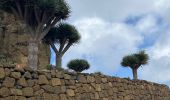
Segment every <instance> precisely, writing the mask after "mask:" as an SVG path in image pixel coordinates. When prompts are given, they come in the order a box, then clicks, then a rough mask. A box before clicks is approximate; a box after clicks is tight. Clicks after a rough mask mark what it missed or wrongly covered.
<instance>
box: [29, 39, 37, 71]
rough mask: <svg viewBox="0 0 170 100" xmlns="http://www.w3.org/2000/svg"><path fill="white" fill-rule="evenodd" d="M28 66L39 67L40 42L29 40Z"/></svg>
mask: <svg viewBox="0 0 170 100" xmlns="http://www.w3.org/2000/svg"><path fill="white" fill-rule="evenodd" d="M28 67H30V68H32V69H33V70H37V68H38V42H37V41H29V44H28Z"/></svg>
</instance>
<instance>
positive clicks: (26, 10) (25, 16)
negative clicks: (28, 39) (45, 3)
mask: <svg viewBox="0 0 170 100" xmlns="http://www.w3.org/2000/svg"><path fill="white" fill-rule="evenodd" d="M27 15H28V7H27V6H25V11H24V20H25V21H26V22H27V18H28V17H27Z"/></svg>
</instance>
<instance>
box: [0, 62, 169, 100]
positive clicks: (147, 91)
mask: <svg viewBox="0 0 170 100" xmlns="http://www.w3.org/2000/svg"><path fill="white" fill-rule="evenodd" d="M0 100H170V90H169V88H168V87H167V86H166V85H160V84H156V83H151V82H147V81H139V80H138V81H133V80H129V79H121V78H116V77H110V76H105V75H101V74H76V73H70V72H67V71H57V70H56V71H33V70H31V69H30V68H27V67H26V68H24V69H20V68H17V67H16V66H15V65H10V66H2V65H0Z"/></svg>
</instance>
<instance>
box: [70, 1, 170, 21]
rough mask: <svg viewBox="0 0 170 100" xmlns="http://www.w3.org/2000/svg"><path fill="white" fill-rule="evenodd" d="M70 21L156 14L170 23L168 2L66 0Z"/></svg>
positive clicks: (115, 18)
mask: <svg viewBox="0 0 170 100" xmlns="http://www.w3.org/2000/svg"><path fill="white" fill-rule="evenodd" d="M67 1H68V3H69V4H70V5H71V9H72V14H71V19H72V20H75V19H78V18H82V17H94V16H97V17H98V16H100V17H101V18H103V19H105V20H108V21H122V20H124V19H125V18H126V17H127V16H137V15H141V14H146V13H156V14H158V15H161V16H162V17H165V18H166V19H168V20H169V21H170V18H169V16H170V14H169V13H167V12H168V11H169V10H170V1H169V0H107V1H104V0H100V1H99V0H81V1H80V0H67Z"/></svg>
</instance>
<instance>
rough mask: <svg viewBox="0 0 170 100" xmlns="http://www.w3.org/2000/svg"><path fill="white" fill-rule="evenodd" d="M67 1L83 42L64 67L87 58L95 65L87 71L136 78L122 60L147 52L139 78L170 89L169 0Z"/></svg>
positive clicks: (68, 52) (68, 56) (74, 49)
mask: <svg viewBox="0 0 170 100" xmlns="http://www.w3.org/2000/svg"><path fill="white" fill-rule="evenodd" d="M67 1H68V3H69V5H70V8H71V11H72V12H71V15H70V18H69V19H68V20H67V22H68V23H70V24H73V25H75V26H76V27H77V29H78V30H79V32H80V34H81V36H82V39H81V41H80V43H79V44H77V45H74V46H72V47H71V48H70V49H69V51H67V52H66V54H65V55H64V57H63V67H64V68H66V65H67V63H68V62H69V61H70V60H71V59H76V58H83V59H86V60H88V61H89V63H90V65H91V68H90V69H89V70H88V71H86V72H90V73H91V72H98V71H100V72H102V73H104V74H107V75H111V76H117V77H130V78H132V73H131V70H130V68H123V67H121V66H120V62H121V60H122V57H123V56H125V55H128V54H132V53H135V52H137V51H139V50H143V49H144V50H146V52H147V53H148V54H149V56H150V60H149V64H148V65H146V66H143V67H142V68H140V69H139V70H138V72H139V78H140V79H142V80H148V81H152V82H158V83H164V84H167V85H169V86H170V13H169V12H168V11H169V10H170V1H169V0H149V1H148V0H140V1H139V0H107V1H104V0H67ZM53 54H54V53H53ZM51 62H52V63H53V64H55V56H54V55H53V56H52V58H51Z"/></svg>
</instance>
